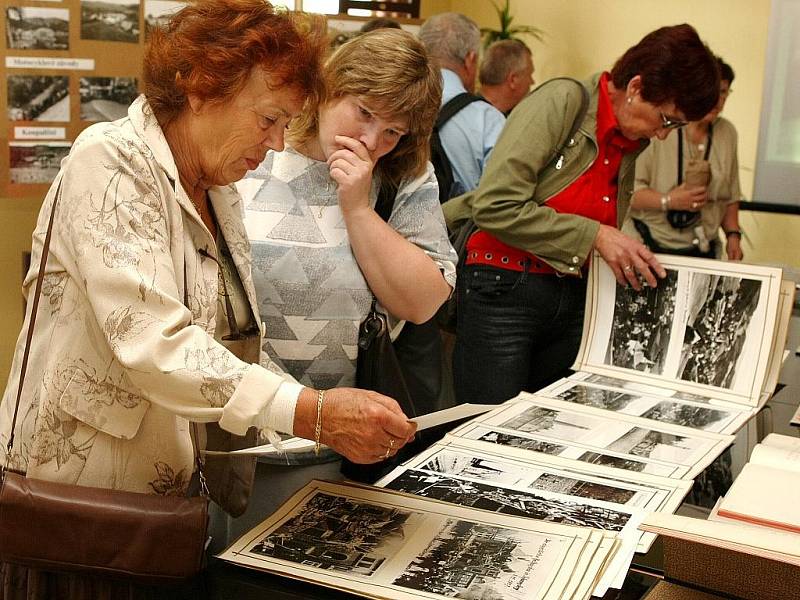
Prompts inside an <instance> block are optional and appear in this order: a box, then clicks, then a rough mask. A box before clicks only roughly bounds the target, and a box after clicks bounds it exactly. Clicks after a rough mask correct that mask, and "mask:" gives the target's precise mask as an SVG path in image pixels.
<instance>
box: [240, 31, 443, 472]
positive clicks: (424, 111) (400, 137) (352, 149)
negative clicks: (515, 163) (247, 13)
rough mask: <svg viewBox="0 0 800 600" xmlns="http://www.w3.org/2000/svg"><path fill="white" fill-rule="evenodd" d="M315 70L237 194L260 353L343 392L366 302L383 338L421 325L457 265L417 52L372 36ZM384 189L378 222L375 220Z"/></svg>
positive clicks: (307, 380) (431, 76) (432, 76)
mask: <svg viewBox="0 0 800 600" xmlns="http://www.w3.org/2000/svg"><path fill="white" fill-rule="evenodd" d="M324 72H325V80H326V83H327V96H326V98H325V100H324V102H322V104H321V105H320V106H319V108H318V109H316V108H310V109H309V110H308V111H306V112H304V113H303V115H302V116H301V117H300V118H299V119H297V120H296V121H295V122H293V124H292V126H291V128H290V130H289V135H288V140H289V142H288V147H287V149H286V151H285V152H282V153H278V152H268V153H267V155H266V158H265V160H264V161H263V162H262V163H261V164H260V166H258V168H256V169H254V170H252V171H250V172H249V173H248V174H247V176H246V178H245V179H244V180H242V181H240V182H239V183H238V184H237V185H238V187H239V189H240V190H241V191H242V193H243V195H244V197H245V200H246V201H245V205H244V207H245V213H246V215H245V224H246V226H247V232H248V236H249V238H250V242H251V245H252V248H253V256H254V266H255V269H254V279H255V287H256V290H257V291H258V298H259V303H260V306H261V309H262V314H264V317H265V319H266V324H267V327H266V329H267V333H266V336H265V338H264V350H265V351H266V353H267V354H269V356H270V357H272V358H273V360H275V361H276V362H277V363H278V364H279V365H280V366H281V367H282V368H284V369H285V370H286V371H287V372H289V373H291V374H292V375H293V376H294V377H295V378H296V379H297V380H298V381H300V382H301V383H304V384H306V385H309V386H324V387H331V388H337V387H340V386H343V387H345V388H346V387H347V386H352V385H353V384H354V382H355V373H356V356H357V352H358V350H357V341H358V329H359V324H360V323H361V322H362V321H363V320H364V318H365V317H366V316H367V314H368V313H369V311H370V306H371V304H372V302H373V298H375V299H376V300H377V302H378V308H379V310H381V311H383V312H385V313H386V314H388V315H389V320H390V323H391V325H392V326H394V325H395V324H397V323H398V321H400V320H405V321H410V322H412V323H420V322H424V321H426V320H428V319H430V317H431V316H432V315H433V314H434V313H435V312H436V310H437V309H438V308H439V306H440V305H441V304H442V303H443V302H444V300H445V299H446V298H447V297H448V296H449V294H450V293H451V290H452V289H453V287H454V284H455V263H456V260H457V257H456V255H455V251H454V250H453V248H452V246H451V245H450V242H449V240H448V237H447V229H446V227H445V223H444V217H443V215H442V211H441V207H440V205H439V201H438V189H437V186H436V179H435V176H434V174H433V168H432V166H431V165H430V163H429V162H428V156H429V146H428V143H429V137H430V134H431V129H432V127H433V123H434V120H435V118H436V114H437V111H438V108H439V98H440V97H441V82H440V80H439V73H438V70H437V69H436V68H435V66H434V65H433V64H432V63H431V62H430V61H429V59H428V55H427V53H426V52H425V49H424V47H423V46H422V44H421V43H420V42H419V41H418V40H417V39H416V38H415V37H414V36H413V35H412V34H410V33H408V32H406V31H403V30H398V29H377V30H375V31H371V32H368V33H364V34H361V35H358V36H356V37H355V38H353V39H352V40H350V41H349V42H347V43H346V44H344V45H343V46H341V47H340V48H339V49H338V50H337V51H336V52H335V53H334V54H333V55H332V56H331V57H330V58H329V59H328V61H327V63H326V65H325V71H324ZM387 181H389V182H391V183H392V184H393V185H394V187H395V189H396V192H395V201H394V207H393V209H392V211H391V216H390V218H389V219H388V222H387V221H384V220H383V219H382V218H381V216H380V215H378V213H377V212H376V211H375V204H376V200H377V196H378V191H379V188H380V187H381V184H382V183H385V182H387ZM406 326H408V323H406ZM412 399H413V400H414V401H415V403H416V401H417V400H418V398H416V397H413V398H412ZM367 426H368V425H367V423H365V427H367ZM334 450H336V448H334ZM336 458H337V457H335V456H332V455H326V456H323V457H321V460H328V461H331V460H335V459H336ZM312 475H313V473H312Z"/></svg>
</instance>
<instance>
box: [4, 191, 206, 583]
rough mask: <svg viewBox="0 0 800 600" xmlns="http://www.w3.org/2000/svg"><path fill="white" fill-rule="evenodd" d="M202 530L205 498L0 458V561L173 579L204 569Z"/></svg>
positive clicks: (155, 579) (25, 356) (36, 298)
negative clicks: (144, 490) (40, 476)
mask: <svg viewBox="0 0 800 600" xmlns="http://www.w3.org/2000/svg"><path fill="white" fill-rule="evenodd" d="M60 192H61V183H60V182H59V185H58V189H57V190H56V197H55V200H54V202H53V208H52V212H51V214H50V222H49V225H48V227H47V235H46V237H45V241H44V245H43V248H42V258H41V261H40V263H39V275H38V277H37V279H36V288H35V291H34V296H33V306H32V310H31V319H30V325H29V327H28V335H27V339H26V342H25V352H24V353H23V358H22V367H21V373H20V378H19V385H18V387H17V400H16V406H15V408H14V416H13V418H12V421H11V431H10V435H9V441H8V447H7V454H6V456H7V461H8V460H9V459H10V457H11V450H12V448H13V446H14V430H15V427H16V422H17V414H18V411H19V404H20V398H21V397H22V386H23V383H24V381H25V372H26V370H27V365H28V355H29V351H30V345H31V340H32V338H33V329H34V325H35V323H36V312H37V308H38V306H39V298H40V295H41V291H42V281H43V279H44V272H45V264H46V262H47V255H48V252H49V249H50V237H51V234H52V231H53V220H54V219H53V218H54V215H55V209H56V204H57V203H58V200H59V196H60ZM195 457H196V460H197V463H198V468H199V469H201V470H200V481H201V487H202V484H203V475H202V462H201V460H200V456H199V453H198V452H197V446H196V445H195ZM207 529H208V500H207V499H206V498H205V497H199V496H198V497H180V496H156V495H151V494H141V493H136V492H126V491H120V490H109V489H99V488H91V487H85V486H78V485H70V484H64V483H55V482H52V481H42V480H37V479H33V478H31V477H26V476H25V475H22V474H20V473H16V472H12V471H11V470H9V469H8V464H5V465H2V464H0V562H6V563H13V564H19V565H23V566H27V567H32V568H36V569H43V570H46V571H78V572H83V573H86V574H89V575H95V576H101V577H115V578H122V579H127V580H131V581H134V582H137V583H145V584H152V583H169V582H177V581H181V580H184V579H187V578H189V577H191V576H193V575H195V574H197V573H198V572H199V571H200V569H201V568H202V566H203V560H204V556H205V546H206V536H207V534H206V531H207Z"/></svg>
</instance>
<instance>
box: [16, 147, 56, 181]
mask: <svg viewBox="0 0 800 600" xmlns="http://www.w3.org/2000/svg"><path fill="white" fill-rule="evenodd" d="M70 145H71V143H70V142H9V144H8V149H9V169H8V171H9V179H10V182H11V183H50V182H52V181H53V180H54V179H55V177H56V175H57V174H58V167H59V165H60V164H61V159H62V158H64V157H65V156H66V155H67V154H69V148H70Z"/></svg>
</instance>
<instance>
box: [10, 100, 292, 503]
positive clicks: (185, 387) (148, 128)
mask: <svg viewBox="0 0 800 600" xmlns="http://www.w3.org/2000/svg"><path fill="white" fill-rule="evenodd" d="M59 178H60V179H61V180H62V188H61V198H60V200H59V203H58V206H57V209H56V210H57V214H56V221H55V227H54V230H53V237H52V242H51V248H50V254H49V257H48V260H47V266H46V275H45V279H44V285H43V289H42V298H41V301H40V306H39V311H38V316H37V321H36V325H35V331H34V337H33V343H32V346H31V354H30V359H29V364H28V374H27V375H26V380H25V385H24V389H23V396H22V401H21V404H20V411H19V417H18V422H17V427H16V431H17V434H16V440H15V443H14V448H13V452H12V457H11V466H12V468H16V469H19V470H23V471H27V473H28V474H29V475H30V476H32V477H36V478H39V479H47V480H54V481H61V482H66V483H77V484H80V485H87V486H95V487H104V488H114V489H126V490H131V491H138V492H148V493H159V494H171V493H182V492H184V491H185V490H186V488H187V485H188V482H189V479H190V476H191V474H192V471H193V450H192V443H191V439H190V436H189V421H190V420H192V421H199V422H214V421H218V422H219V424H220V426H221V427H223V428H224V429H226V430H228V431H231V432H234V433H237V434H242V433H244V432H245V431H246V430H247V428H248V427H250V426H251V425H254V424H255V422H256V421H257V420H258V419H260V418H261V415H262V413H263V412H264V411H267V410H269V406H270V403H271V401H272V400H273V398H274V396H275V394H276V392H277V390H278V388H279V387H280V385H281V384H282V382H283V381H284V380H285V376H282V375H281V374H279V373H275V372H272V371H271V370H268V369H267V368H264V367H262V366H259V365H256V364H248V363H244V362H242V361H240V360H239V359H237V358H236V357H235V356H234V355H233V354H231V353H230V352H229V351H228V350H226V349H225V348H224V347H223V346H221V345H220V344H219V343H217V341H215V339H214V337H213V336H214V331H215V326H216V311H217V294H218V279H217V277H218V267H217V263H216V262H215V261H214V260H212V259H210V258H208V257H204V256H202V255H201V254H200V253H199V251H200V250H201V249H206V250H207V251H208V252H209V253H210V254H211V255H212V256H213V255H214V253H215V244H214V240H213V239H212V237H211V234H210V233H209V232H208V229H206V227H205V226H204V225H203V224H202V221H201V220H200V217H199V215H198V213H197V212H196V210H195V209H194V206H193V205H192V203H191V201H190V200H189V197H188V196H187V195H186V193H185V192H184V191H183V189H182V188H181V186H180V184H179V183H178V173H177V169H176V166H175V162H174V160H173V157H172V154H171V151H170V149H169V146H168V145H167V142H166V140H165V138H164V135H163V133H162V131H161V128H160V127H159V125H158V123H157V121H156V119H155V117H154V116H153V114H152V111H151V110H150V108H149V105H148V104H147V101H146V99H145V98H144V97H143V96H140V97H139V98H138V99H137V100H136V101H135V102H134V103H133V104H132V105H131V107H130V109H129V111H128V117H127V118H124V119H120V120H119V121H115V122H113V123H99V124H96V125H93V126H92V127H89V128H88V129H86V130H85V131H84V132H83V133H82V134H81V135H80V136H79V137H78V139H77V140H76V141H75V144H74V145H73V147H72V150H71V152H70V154H69V156H67V158H65V159H64V161H63V162H62V166H61V171H60V173H59ZM57 184H58V180H57V181H56V182H55V183H54V184H53V186H52V187H51V189H50V192H49V193H48V195H47V197H46V199H45V202H44V204H43V207H42V210H41V213H40V214H39V219H38V222H37V224H36V228H35V230H34V233H33V246H32V259H31V262H32V267H31V269H30V271H29V272H28V274H27V276H26V278H25V281H24V284H23V291H24V293H25V294H26V297H27V298H28V300H29V302H28V311H27V314H26V316H25V321H24V324H23V328H22V332H21V333H20V337H19V340H18V341H17V349H16V353H15V356H14V361H13V364H12V367H11V375H10V377H9V383H8V387H7V389H6V392H5V394H4V397H3V400H2V404H0V460H2V461H3V463H5V460H6V456H5V453H6V444H7V442H8V437H9V429H10V423H11V417H12V414H13V410H14V402H15V398H16V391H17V383H18V379H19V371H20V363H21V360H22V353H23V349H24V343H25V336H26V333H27V327H28V323H29V319H30V309H31V304H32V297H33V290H34V288H35V282H36V277H37V274H38V264H39V258H40V257H41V250H42V243H43V241H44V237H45V233H46V230H47V222H48V218H49V215H50V212H51V208H52V204H53V199H54V196H55V191H56V188H57ZM209 195H210V198H211V202H212V204H213V207H214V210H215V212H216V215H217V219H218V222H219V227H220V229H221V231H222V232H223V235H224V237H225V239H226V241H227V244H228V246H229V248H230V251H231V255H232V257H233V261H234V263H235V264H236V267H237V269H238V271H239V274H240V276H241V279H242V282H243V284H244V289H245V291H246V295H247V298H248V300H249V302H250V304H251V306H252V309H253V314H254V315H255V317H256V321H257V322H258V323H261V320H260V318H259V313H258V304H257V301H256V297H255V289H254V287H253V283H252V279H251V258H250V246H249V243H248V240H247V234H246V232H245V229H244V225H243V223H242V213H243V211H242V207H241V204H240V203H241V200H240V197H239V195H238V193H237V192H236V191H235V188H234V187H233V186H232V185H231V186H227V187H224V188H212V189H211V190H210V191H209ZM184 298H186V299H188V308H187V306H186V305H185V304H184ZM261 333H262V335H263V331H262V332H261ZM253 340H254V343H256V344H258V343H259V340H258V339H257V338H253ZM262 363H263V364H267V365H269V364H270V363H269V361H268V360H263V359H262Z"/></svg>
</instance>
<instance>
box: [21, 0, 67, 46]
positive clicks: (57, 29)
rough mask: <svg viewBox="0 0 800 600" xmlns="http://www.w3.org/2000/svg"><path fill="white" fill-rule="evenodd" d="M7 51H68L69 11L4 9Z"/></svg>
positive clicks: (60, 9)
mask: <svg viewBox="0 0 800 600" xmlns="http://www.w3.org/2000/svg"><path fill="white" fill-rule="evenodd" d="M6 48H8V49H14V50H69V10H68V9H66V8H36V7H30V6H9V7H8V8H6Z"/></svg>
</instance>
